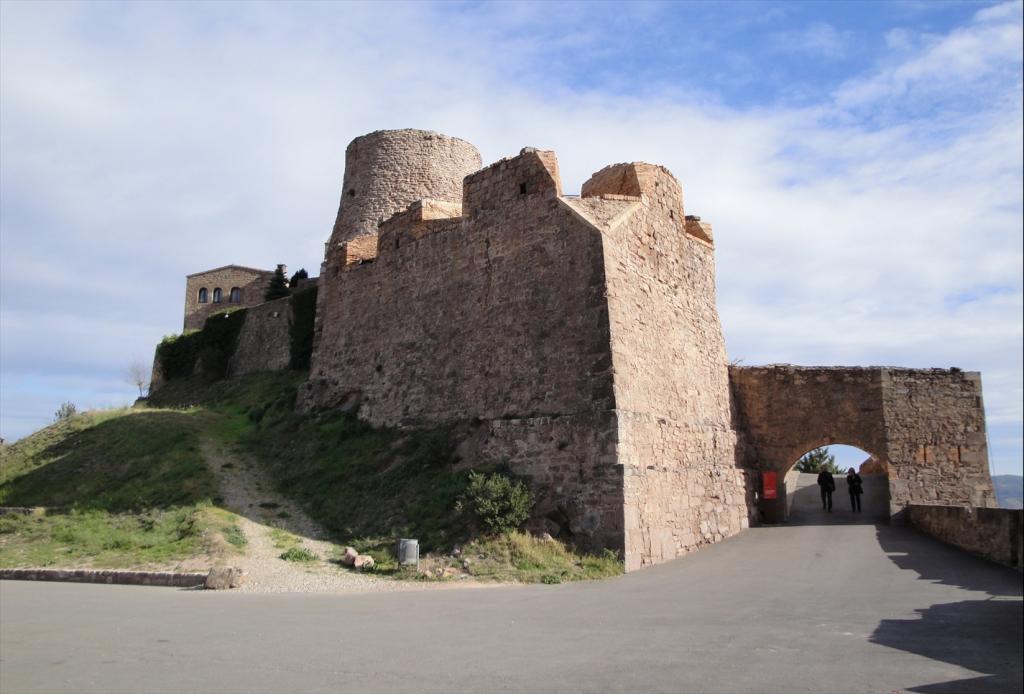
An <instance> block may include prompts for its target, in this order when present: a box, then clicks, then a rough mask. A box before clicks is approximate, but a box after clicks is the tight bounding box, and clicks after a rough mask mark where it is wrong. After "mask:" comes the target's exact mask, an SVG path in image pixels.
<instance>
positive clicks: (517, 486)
mask: <svg viewBox="0 0 1024 694" xmlns="http://www.w3.org/2000/svg"><path fill="white" fill-rule="evenodd" d="M459 508H460V510H462V511H464V512H468V513H470V514H471V515H472V516H473V517H474V518H475V519H476V521H477V522H478V523H480V524H482V525H483V526H485V527H486V528H487V529H488V530H489V531H491V532H494V533H504V532H510V531H512V530H516V529H518V528H519V526H521V525H522V524H523V523H525V522H526V520H527V519H528V518H529V517H530V513H531V512H532V511H533V493H532V492H530V488H529V487H528V486H527V485H526V483H525V482H523V481H522V480H516V479H512V478H511V477H509V476H508V475H504V474H502V473H500V472H494V473H490V474H486V473H482V472H471V473H469V485H468V487H467V489H466V492H465V494H463V496H462V498H461V499H460V500H459Z"/></svg>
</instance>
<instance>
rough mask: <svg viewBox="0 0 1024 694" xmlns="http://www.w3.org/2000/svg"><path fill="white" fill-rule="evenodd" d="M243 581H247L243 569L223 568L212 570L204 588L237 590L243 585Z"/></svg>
mask: <svg viewBox="0 0 1024 694" xmlns="http://www.w3.org/2000/svg"><path fill="white" fill-rule="evenodd" d="M243 580H245V574H244V573H243V572H242V570H241V569H239V568H235V567H233V566H222V567H218V568H215V569H210V573H209V574H208V575H207V576H206V583H204V584H203V587H204V588H206V589H207V590H227V589H228V588H237V587H238V586H240V585H242V581H243Z"/></svg>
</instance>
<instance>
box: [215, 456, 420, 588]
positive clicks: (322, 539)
mask: <svg viewBox="0 0 1024 694" xmlns="http://www.w3.org/2000/svg"><path fill="white" fill-rule="evenodd" d="M202 450H203V455H204V457H205V458H206V461H207V464H208V465H209V466H210V468H211V469H212V470H213V471H214V472H215V473H216V474H217V477H218V480H219V485H220V493H221V496H222V497H223V498H224V506H225V508H227V509H228V510H229V511H232V512H234V513H236V514H238V516H239V526H240V527H241V528H242V532H243V533H245V537H246V539H247V540H248V541H249V544H248V545H247V546H246V552H245V555H244V556H239V557H236V558H234V559H233V560H232V564H233V565H235V566H238V567H239V568H241V569H242V570H243V571H245V574H246V578H245V582H244V583H243V584H242V586H241V587H240V588H239V591H240V592H249V593H252V592H261V593H265V592H275V593H279V592H316V593H320V592H323V593H352V592H368V591H374V592H377V591H396V590H410V589H418V588H422V586H420V585H409V584H404V583H402V582H399V581H392V580H387V579H382V578H379V577H376V576H372V575H369V574H362V573H357V572H356V571H353V570H350V569H347V568H345V567H343V566H341V565H340V564H338V563H336V562H335V561H330V559H331V558H334V557H336V556H337V555H338V554H339V548H338V547H337V545H334V544H333V543H331V542H329V541H328V540H327V533H326V532H324V530H323V528H321V527H320V526H318V525H317V524H316V523H315V522H314V521H313V520H312V519H311V518H310V517H309V516H307V515H306V514H305V513H304V512H303V511H302V509H301V508H299V507H298V506H297V505H296V504H295V503H293V502H292V501H290V500H289V499H286V498H284V497H282V496H281V495H280V494H278V493H276V492H275V491H274V489H273V486H272V484H271V483H270V481H269V480H268V479H267V478H266V476H265V475H263V473H262V471H261V470H260V469H259V468H258V467H257V465H256V464H255V463H253V462H252V461H251V460H249V459H248V458H246V457H245V456H243V455H240V454H239V453H237V452H234V451H232V450H230V449H229V448H228V447H226V446H224V445H221V444H219V443H217V442H215V441H211V440H209V439H207V440H205V441H204V442H203V448H202ZM275 528H279V529H281V530H284V531H286V532H288V533H291V534H292V535H295V536H296V537H297V538H298V539H299V545H300V546H301V547H305V548H306V549H309V550H311V551H312V552H315V553H316V554H317V555H318V556H319V557H320V560H319V561H313V562H291V561H285V560H283V559H281V558H280V556H281V553H282V552H283V551H284V549H283V548H282V547H280V546H275V545H274V538H273V533H274V530H275ZM341 549H344V548H341Z"/></svg>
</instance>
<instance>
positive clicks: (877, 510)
mask: <svg viewBox="0 0 1024 694" xmlns="http://www.w3.org/2000/svg"><path fill="white" fill-rule="evenodd" d="M816 448H822V447H816ZM813 450H815V449H811V450H809V451H807V452H806V453H810V452H811V451H813ZM826 450H827V451H828V453H830V454H835V455H836V456H837V459H836V460H835V463H836V467H838V468H839V472H838V473H836V474H835V475H834V479H835V482H836V489H835V493H834V494H833V502H834V509H833V511H834V513H831V512H830V513H825V512H824V510H823V508H822V499H821V494H820V488H819V486H818V482H817V477H818V475H817V473H815V472H800V471H799V470H798V469H797V465H798V463H799V460H800V459H802V458H803V456H800V457H799V458H798V459H797V460H794V461H793V464H792V465H790V467H789V469H788V470H786V471H785V472H783V473H780V475H779V480H780V482H779V496H780V498H783V496H784V498H785V500H786V506H785V515H784V518H783V519H782V520H785V521H786V522H787V523H796V524H800V525H835V524H869V525H870V524H874V523H878V522H888V520H889V516H890V510H889V469H888V466H886V465H885V464H884V463H882V462H881V461H880V460H879V459H878V456H877V455H876V454H874V453H872V452H870V451H867V450H864V449H863V448H861V447H859V446H851V445H849V444H848V443H846V442H838V443H832V444H829V445H828V446H827V448H826ZM806 453H805V454H804V455H806ZM865 463H870V464H869V465H868V467H869V468H870V469H864V467H865ZM851 467H852V468H853V469H854V470H856V471H857V473H858V474H859V475H860V484H861V491H862V493H861V495H860V496H859V499H858V500H859V502H860V510H859V511H856V510H854V508H853V504H852V501H853V500H852V499H851V498H850V495H849V487H848V485H847V478H846V472H847V471H848V470H849V468H851Z"/></svg>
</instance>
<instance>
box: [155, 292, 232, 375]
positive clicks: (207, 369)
mask: <svg viewBox="0 0 1024 694" xmlns="http://www.w3.org/2000/svg"><path fill="white" fill-rule="evenodd" d="M245 315H246V310H245V309H244V308H241V309H236V310H234V311H224V312H220V313H215V314H213V315H212V316H210V317H209V318H207V319H206V322H205V323H204V324H203V329H202V330H199V331H196V332H187V333H183V334H181V335H169V336H167V337H165V338H164V339H163V341H162V342H161V343H160V344H159V346H157V348H156V359H157V363H158V364H159V365H160V373H161V374H162V375H163V377H164V379H166V380H171V379H174V378H184V377H186V376H191V375H192V374H194V373H195V372H196V369H197V367H198V370H199V372H200V373H202V374H203V375H204V376H206V377H207V378H209V379H211V380H216V379H218V378H224V376H226V375H227V371H228V362H229V361H230V360H231V356H232V355H233V354H234V353H235V346H236V345H237V343H238V333H239V332H241V330H242V326H243V325H244V324H245Z"/></svg>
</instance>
